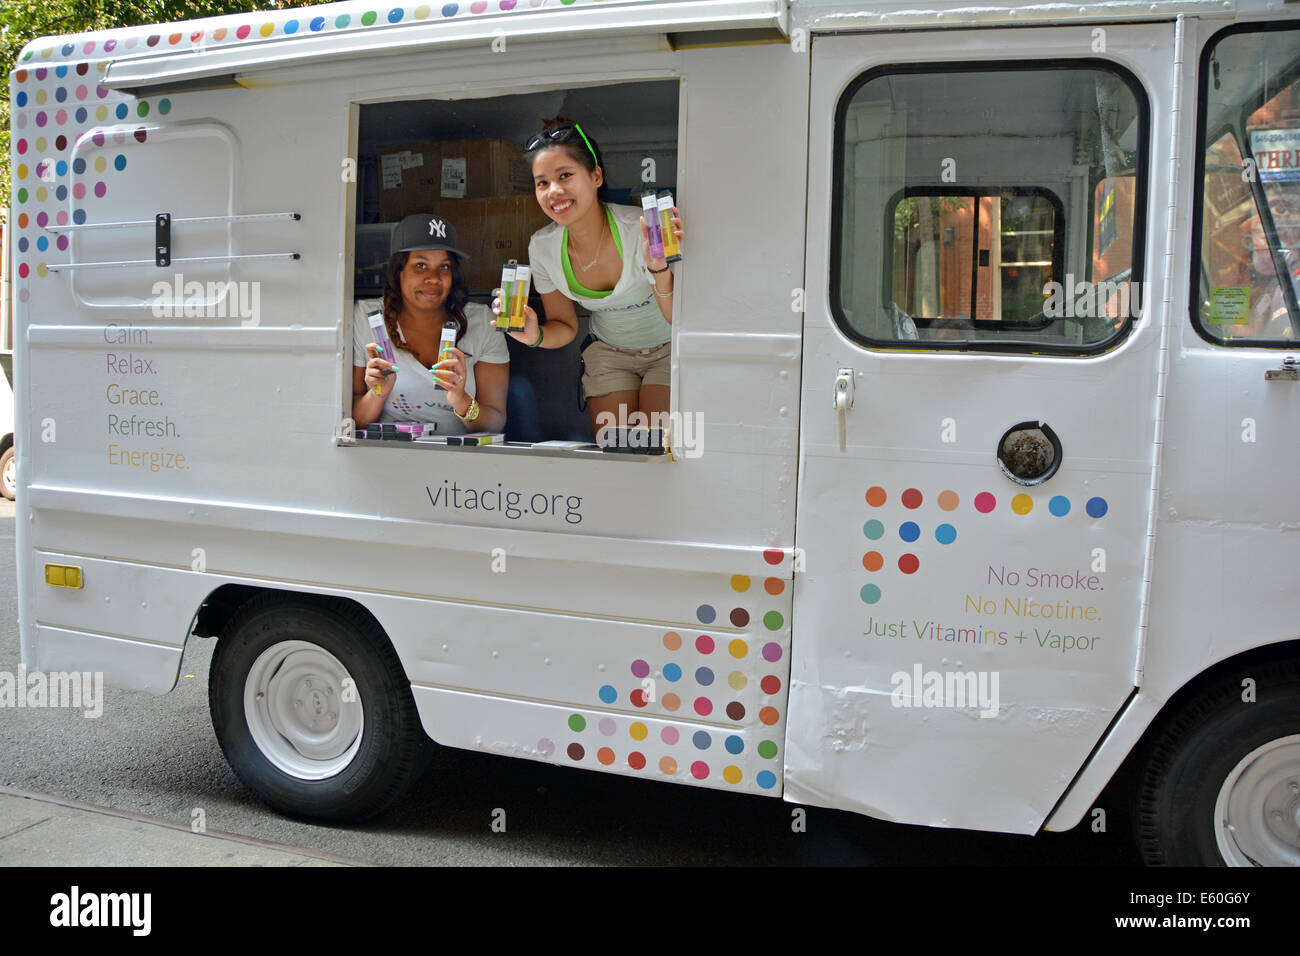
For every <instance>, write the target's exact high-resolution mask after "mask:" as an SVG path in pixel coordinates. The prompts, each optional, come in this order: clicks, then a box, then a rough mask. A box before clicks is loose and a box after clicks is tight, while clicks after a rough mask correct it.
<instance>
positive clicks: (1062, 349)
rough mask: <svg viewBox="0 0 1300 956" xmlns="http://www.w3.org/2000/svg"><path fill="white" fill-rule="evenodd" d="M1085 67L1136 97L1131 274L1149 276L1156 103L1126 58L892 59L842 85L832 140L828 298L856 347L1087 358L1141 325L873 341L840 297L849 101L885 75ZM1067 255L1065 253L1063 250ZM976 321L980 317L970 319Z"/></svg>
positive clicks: (1140, 277) (1139, 278)
mask: <svg viewBox="0 0 1300 956" xmlns="http://www.w3.org/2000/svg"><path fill="white" fill-rule="evenodd" d="M1087 69H1095V70H1101V71H1104V72H1107V73H1109V74H1110V75H1112V76H1114V77H1116V78H1118V79H1119V80H1120V81H1121V82H1122V83H1124V85H1125V86H1126V87H1127V88H1128V90H1129V91H1130V92H1131V93H1132V94H1133V99H1134V102H1135V104H1136V106H1137V123H1138V140H1137V148H1136V158H1135V160H1134V165H1133V169H1134V171H1135V173H1136V174H1137V175H1136V180H1137V181H1136V183H1135V188H1134V192H1133V264H1132V267H1131V272H1130V281H1131V282H1141V281H1143V278H1144V276H1145V267H1146V236H1147V200H1148V193H1149V184H1150V180H1151V169H1150V165H1151V104H1150V99H1149V97H1148V96H1147V92H1146V89H1145V88H1144V87H1143V86H1142V83H1141V82H1140V81H1139V80H1138V78H1137V76H1136V75H1134V74H1133V72H1132V71H1130V70H1129V69H1127V68H1126V67H1124V66H1123V65H1122V64H1120V63H1117V62H1115V61H1113V60H1107V59H1103V58H1100V57H1079V58H1077V59H1054V60H1031V61H1015V62H1012V61H1008V60H960V61H954V62H947V61H939V62H933V63H904V64H899V63H886V64H881V65H879V66H874V67H871V68H869V69H867V70H865V71H863V72H862V73H860V74H859V75H858V76H856V77H854V78H853V80H852V81H850V82H849V83H848V84H847V85H846V86H845V87H844V90H843V91H842V92H841V93H840V96H839V99H838V100H837V101H836V104H835V123H834V132H833V140H832V142H831V148H832V157H831V167H832V171H831V209H830V232H831V234H830V257H829V263H830V269H829V275H828V277H827V283H828V284H827V295H828V298H829V302H830V313H831V319H832V321H833V322H834V323H835V326H836V328H838V329H839V331H840V332H841V333H842V334H843V335H844V336H845V337H846V338H848V339H849V340H850V341H851V342H853V343H854V344H855V345H858V346H861V347H862V348H865V349H869V350H873V351H889V352H916V351H917V350H918V349H924V350H926V351H935V352H952V353H958V354H960V353H968V352H976V353H980V352H987V353H1008V352H1010V353H1013V354H1019V355H1063V356H1069V357H1074V358H1087V357H1091V356H1095V355H1100V354H1102V353H1104V352H1109V351H1110V350H1112V349H1114V348H1115V347H1117V346H1118V345H1119V344H1120V343H1121V342H1123V341H1124V340H1125V339H1126V338H1127V337H1128V336H1129V334H1130V333H1131V332H1132V331H1133V329H1134V327H1135V326H1136V323H1135V322H1134V320H1133V319H1134V317H1133V316H1132V315H1129V316H1126V317H1125V319H1124V322H1123V324H1122V325H1121V326H1120V327H1119V328H1118V329H1116V330H1115V333H1114V334H1113V335H1110V336H1107V337H1106V338H1105V339H1101V340H1099V341H1097V342H1094V343H1090V344H1087V345H1081V346H1073V345H1058V344H1055V343H1051V342H1041V341H1031V340H1022V341H1016V340H1013V339H1008V340H999V339H973V340H961V341H953V340H945V339H920V340H912V339H905V340H902V339H873V338H871V337H870V336H867V335H863V334H862V333H861V332H859V331H858V330H857V329H856V328H854V326H853V325H852V323H850V322H849V320H848V317H847V316H846V315H845V314H844V309H843V306H842V302H841V298H840V271H841V265H840V264H841V260H842V257H843V225H844V202H843V198H844V195H845V193H844V154H845V150H844V146H843V144H844V131H845V122H846V116H847V113H848V109H849V105H850V104H851V103H852V101H853V99H854V97H856V96H857V94H858V92H859V91H860V90H861V89H862V88H863V87H864V86H866V85H867V84H868V83H871V82H872V81H874V80H877V79H879V78H881V77H884V76H898V75H907V74H917V73H920V74H933V75H942V76H950V75H953V74H960V73H1041V72H1045V71H1049V70H1075V71H1077V70H1087ZM925 185H929V184H926V183H916V184H912V185H911V187H909V186H908V185H906V184H905V185H904V187H903V188H904V190H906V189H908V188H915V187H918V186H925ZM937 185H939V186H945V185H948V184H944V183H939V184H937ZM1020 188H1024V189H1030V188H1034V187H1031V186H1023V187H1020ZM1043 188H1045V187H1043ZM1048 192H1050V190H1048ZM1060 226H1061V229H1062V230H1064V228H1065V223H1064V220H1063V219H1062V221H1061V223H1060ZM891 232H892V224H891ZM1085 241H1086V242H1087V244H1088V248H1089V249H1091V246H1092V224H1091V222H1090V223H1089V224H1088V228H1087V238H1086V240H1085ZM888 245H889V249H890V251H889V252H888V253H887V254H888V255H889V256H890V257H891V259H892V255H893V252H892V247H893V243H892V241H890V242H889V243H888ZM1062 255H1064V248H1063V247H1062ZM1144 298H1145V297H1144ZM972 321H974V320H973V319H972ZM1019 331H1025V330H1019Z"/></svg>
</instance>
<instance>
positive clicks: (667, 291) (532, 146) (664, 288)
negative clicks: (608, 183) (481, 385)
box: [510, 118, 683, 433]
mask: <svg viewBox="0 0 1300 956" xmlns="http://www.w3.org/2000/svg"><path fill="white" fill-rule="evenodd" d="M524 148H525V153H524V161H525V162H526V163H527V164H528V166H529V169H530V171H531V173H532V178H533V188H534V194H535V196H536V198H537V203H538V205H539V206H541V208H542V211H543V212H544V213H546V215H547V216H549V217H550V219H551V224H550V225H549V226H546V227H544V228H542V229H539V230H538V231H537V232H536V233H534V234H533V236H532V238H531V240H530V241H529V243H528V260H529V265H530V267H531V269H532V274H533V280H534V284H535V285H536V287H537V291H538V292H539V293H540V294H541V297H542V305H543V307H544V308H545V311H546V318H547V322H548V324H549V325H550V326H551V333H550V336H549V337H548V336H547V335H546V330H545V329H543V328H542V327H540V326H539V324H538V321H537V316H536V314H535V313H534V312H533V310H532V309H529V308H525V310H524V315H525V324H524V330H523V331H522V332H511V333H510V334H511V335H512V336H514V337H515V338H516V339H518V340H519V341H520V342H523V343H524V344H525V345H528V346H530V347H533V348H538V347H540V348H548V349H558V348H563V347H564V346H565V345H567V344H568V343H569V342H571V341H573V339H574V337H575V336H576V335H577V333H578V317H577V312H576V311H575V308H574V305H575V303H576V304H577V305H581V306H582V307H583V308H584V309H586V310H587V311H588V312H590V313H591V336H590V341H588V342H587V343H584V345H583V353H582V356H583V364H584V368H585V371H584V374H583V376H582V390H583V394H584V395H585V396H586V399H587V411H588V414H589V415H590V416H591V421H592V428H593V430H595V431H596V432H597V433H599V431H600V427H601V425H602V423H603V422H611V421H616V422H619V423H626V422H628V421H629V420H630V417H631V416H632V415H634V414H636V413H638V412H640V413H645V414H648V415H651V416H656V415H665V414H666V413H667V411H668V403H669V397H670V394H669V379H670V351H671V345H670V343H671V340H672V320H673V291H674V287H673V282H674V278H673V274H672V272H671V271H670V270H669V267H668V261H667V259H666V258H665V257H664V247H663V245H662V243H659V242H657V243H656V244H655V245H652V244H651V242H650V234H649V231H648V227H649V226H651V225H654V222H653V220H654V219H655V217H654V216H652V217H651V219H652V222H651V223H647V222H645V221H644V219H643V217H642V216H641V213H640V211H639V210H637V209H636V208H634V207H629V206H615V205H610V204H607V203H605V202H604V201H603V196H602V193H604V192H605V189H604V186H605V171H604V169H603V167H602V165H601V157H600V150H599V148H598V147H597V146H596V144H595V142H594V141H593V140H592V138H591V136H590V135H588V134H587V133H586V132H585V131H584V130H583V128H582V127H581V126H580V125H579V124H577V123H570V122H564V121H561V120H560V119H559V118H557V119H555V120H552V121H551V122H550V123H548V124H547V126H546V127H545V128H544V129H543V130H542V131H541V132H540V133H537V134H536V135H535V136H532V137H531V138H530V139H529V140H528V142H527V144H526V146H525V147H524ZM648 208H650V209H651V210H653V209H654V205H653V202H652V203H651V205H650V207H648ZM670 221H671V225H672V228H673V230H674V231H675V233H676V235H677V236H678V237H679V238H680V237H681V236H682V234H683V233H682V228H681V219H680V217H679V216H678V214H677V209H676V208H673V209H672V210H671V216H670ZM656 228H657V227H656ZM651 420H652V421H653V420H655V419H653V418H652V419H651Z"/></svg>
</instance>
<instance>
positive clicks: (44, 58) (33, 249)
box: [12, 0, 599, 302]
mask: <svg viewBox="0 0 1300 956" xmlns="http://www.w3.org/2000/svg"><path fill="white" fill-rule="evenodd" d="M597 2H599V0H558V2H556V0H474V2H462V3H441V4H436V3H435V4H428V3H421V4H414V5H411V6H405V5H401V6H385V7H374V8H372V9H369V10H364V11H362V12H360V13H342V12H332V13H331V14H330V15H328V16H327V15H324V14H323V13H319V14H316V15H312V12H311V11H310V10H284V11H279V10H277V11H269V12H265V13H250V14H241V15H232V16H225V17H214V18H210V19H207V20H201V21H195V22H194V23H192V24H188V25H187V26H189V27H199V29H188V30H186V31H181V30H178V29H176V27H177V24H168V25H165V26H163V27H159V26H143V27H127V28H123V29H118V30H104V31H100V32H96V33H92V34H88V35H85V36H83V37H79V38H78V39H76V40H68V39H65V38H57V37H56V38H49V37H44V38H41V39H38V40H33V41H32V42H31V43H30V44H28V45H27V47H25V48H24V49H23V51H22V52H21V53H20V54H19V57H18V61H17V64H16V65H17V67H18V68H17V69H16V70H15V71H14V73H13V76H12V85H13V91H12V92H13V103H14V115H13V120H12V122H13V138H14V144H13V146H14V148H13V167H12V168H13V187H14V189H13V196H14V209H13V212H14V216H15V225H16V226H17V230H16V240H15V244H14V249H15V255H14V273H15V280H16V281H15V286H16V294H17V297H18V301H20V302H27V301H29V299H30V298H31V289H30V286H29V284H30V281H31V280H33V279H43V278H45V277H47V276H49V275H51V274H52V273H51V272H50V271H49V266H50V264H51V261H52V259H54V261H57V262H62V261H66V257H62V256H60V257H54V256H53V253H54V252H66V251H67V248H68V237H67V235H66V234H63V235H59V236H51V235H48V234H46V233H45V232H44V230H45V228H46V227H47V226H50V225H56V226H67V225H81V224H83V223H85V222H87V204H89V203H91V202H93V201H94V200H96V199H103V198H105V197H106V196H108V195H109V194H110V192H111V191H112V190H113V189H114V188H115V187H114V183H113V174H114V173H121V172H122V171H123V170H124V169H126V168H127V166H128V163H129V160H128V157H127V155H126V154H124V153H120V152H119V153H116V154H113V153H111V152H110V153H109V154H107V155H102V156H99V157H96V159H95V161H94V164H93V166H92V167H91V168H87V167H86V165H85V163H84V161H83V160H80V159H73V158H72V157H71V156H70V153H69V150H70V149H72V148H75V147H76V145H77V143H78V141H79V138H80V137H81V136H82V135H83V134H85V133H87V132H89V131H90V130H91V129H101V130H103V132H102V134H101V136H102V138H106V139H108V140H110V141H111V142H112V143H113V144H123V143H126V142H131V141H134V142H137V143H143V142H146V140H147V139H148V135H149V129H150V127H146V126H140V125H121V126H120V127H118V126H113V127H110V128H107V129H105V125H106V124H138V123H139V122H140V121H142V120H149V121H151V122H157V120H158V119H159V118H160V117H164V116H167V115H168V114H169V113H170V112H171V106H172V104H171V100H170V99H168V98H167V97H162V98H160V99H157V100H153V99H146V100H136V99H135V98H134V97H129V96H125V95H123V94H120V93H114V92H112V91H110V90H109V89H108V88H107V87H105V86H103V85H101V84H100V83H99V82H98V78H99V77H100V76H102V75H103V74H104V72H105V71H106V70H107V69H108V63H109V60H124V59H130V58H132V57H135V56H152V55H157V54H158V53H160V52H163V51H174V52H194V51H201V50H204V49H213V48H217V47H220V46H223V45H226V44H233V43H247V42H250V41H256V40H271V39H278V40H284V39H285V38H290V37H293V38H296V37H303V36H311V35H313V34H326V33H337V32H339V31H344V30H361V29H366V28H369V27H375V26H378V27H385V28H391V27H392V26H394V25H398V24H417V23H421V22H436V21H440V20H453V19H466V18H472V17H477V16H482V15H484V14H493V15H496V16H499V15H501V14H515V13H525V12H527V11H528V10H531V9H536V8H540V7H543V6H545V7H546V8H547V9H554V8H557V7H558V8H566V7H576V6H588V5H590V4H593V3H597ZM96 145H97V146H99V147H104V145H105V144H104V143H96ZM110 148H111V147H110ZM78 163H81V165H82V168H77V165H78ZM92 168H93V174H92V172H91V169H92ZM69 171H71V173H72V174H73V176H74V177H75V181H72V182H69V181H67V180H68V173H69ZM92 221H93V220H92Z"/></svg>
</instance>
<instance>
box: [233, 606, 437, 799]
mask: <svg viewBox="0 0 1300 956" xmlns="http://www.w3.org/2000/svg"><path fill="white" fill-rule="evenodd" d="M208 704H209V707H210V709H211V712H212V727H213V730H215V731H216V735H217V740H218V742H220V744H221V749H222V751H223V752H224V753H225V755H226V760H227V761H229V763H230V766H231V768H232V769H233V770H234V771H235V774H236V775H237V776H238V777H239V779H240V780H242V781H243V782H244V784H245V785H247V786H248V788H249V789H250V790H252V791H253V792H254V793H255V794H257V796H258V797H259V798H260V799H261V800H262V801H264V802H265V803H267V804H268V805H270V806H271V807H273V808H275V809H276V810H279V811H281V812H283V813H287V814H290V815H293V816H299V817H310V818H313V819H318V820H331V821H344V820H364V819H366V818H367V817H371V816H374V815H375V814H377V813H380V812H381V811H383V810H384V809H386V808H387V807H388V806H389V805H391V804H392V803H393V802H394V801H395V800H397V798H398V797H400V796H401V795H402V793H403V792H404V791H405V789H406V787H407V786H408V785H409V784H410V783H411V782H412V781H413V780H414V779H415V778H417V777H418V775H419V771H420V770H422V769H423V768H424V766H425V765H426V763H427V759H428V756H429V750H430V747H431V742H430V740H429V738H428V737H427V736H426V735H425V733H424V730H423V728H422V727H421V726H420V719H419V715H418V713H417V712H416V709H415V701H414V699H413V698H412V696H411V683H410V681H409V680H407V678H406V675H405V673H404V672H403V670H402V666H401V663H400V662H399V661H398V659H397V653H396V652H395V651H394V650H393V647H392V645H391V644H390V643H389V641H388V639H387V637H386V636H385V635H384V633H383V632H382V630H381V629H380V628H379V627H378V625H377V624H376V623H375V622H374V620H373V619H372V618H370V617H369V615H366V614H364V613H363V612H361V611H360V610H359V609H355V608H347V607H344V608H339V607H337V606H334V605H331V604H329V603H327V602H313V601H311V600H310V599H299V600H296V601H285V600H284V599H277V598H275V597H271V596H267V597H263V598H258V599H256V600H254V601H251V602H249V604H247V605H245V606H244V607H243V608H241V609H240V610H239V611H238V612H236V614H235V616H234V617H233V618H232V619H231V621H230V624H229V626H228V627H227V628H226V629H225V633H223V635H222V637H221V638H220V639H219V640H218V641H217V647H216V650H215V652H214V653H213V656H212V669H211V673H210V676H209V680H208Z"/></svg>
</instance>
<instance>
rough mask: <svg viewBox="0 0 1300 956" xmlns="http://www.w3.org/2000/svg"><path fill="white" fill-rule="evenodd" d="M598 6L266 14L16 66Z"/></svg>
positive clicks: (509, 3) (153, 29) (561, 0)
mask: <svg viewBox="0 0 1300 956" xmlns="http://www.w3.org/2000/svg"><path fill="white" fill-rule="evenodd" d="M598 2H599V0H471V2H459V3H432V4H430V3H419V4H413V5H411V6H405V5H401V6H383V7H375V8H373V9H370V10H364V11H362V12H361V13H359V14H354V13H341V12H332V13H331V14H330V15H328V16H325V15H321V14H318V15H315V16H312V15H311V13H312V11H311V10H301V9H299V10H285V11H267V12H264V13H252V14H246V15H232V16H224V17H211V18H209V19H207V20H199V21H195V22H194V23H192V24H189V25H190V26H204V25H207V26H206V28H205V29H199V30H190V31H188V32H181V31H178V30H175V29H173V30H171V31H170V32H169V31H168V27H172V28H175V27H177V26H179V24H162V25H157V26H145V27H129V28H124V29H120V30H103V31H100V32H97V33H93V34H90V35H89V36H87V37H85V38H81V39H79V40H76V41H68V40H67V39H64V38H61V37H53V38H49V37H46V38H42V39H39V40H34V41H32V43H30V44H29V45H28V46H27V47H26V48H25V49H24V50H23V52H22V53H21V55H20V56H19V58H18V62H19V63H29V62H31V61H33V60H38V61H42V62H50V63H56V62H59V61H61V60H72V59H78V58H80V57H84V56H103V55H105V54H113V55H114V56H118V57H120V56H122V55H123V54H125V53H128V52H131V53H134V54H136V55H140V54H147V53H159V52H161V51H164V50H184V51H187V52H188V51H192V50H195V49H196V48H197V49H204V48H207V47H211V46H214V45H221V44H228V43H236V42H244V41H249V40H254V41H255V40H270V39H284V38H285V37H300V36H311V35H312V34H317V33H337V32H338V31H340V30H360V29H365V28H367V27H374V26H379V27H391V26H393V25H394V24H401V23H422V22H437V21H439V20H454V19H468V18H471V17H477V16H482V15H483V14H492V15H500V14H503V13H525V12H527V11H529V10H535V9H537V8H539V7H542V6H545V7H548V8H550V9H555V8H561V9H562V8H565V7H580V6H590V5H591V4H593V3H598Z"/></svg>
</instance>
